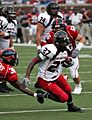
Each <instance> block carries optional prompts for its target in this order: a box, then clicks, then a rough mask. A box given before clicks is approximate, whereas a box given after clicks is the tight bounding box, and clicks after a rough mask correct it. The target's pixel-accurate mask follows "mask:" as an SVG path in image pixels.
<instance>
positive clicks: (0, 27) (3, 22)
mask: <svg viewBox="0 0 92 120" xmlns="http://www.w3.org/2000/svg"><path fill="white" fill-rule="evenodd" d="M7 25H8V21H7V19H6V18H5V17H3V16H0V32H5V31H6V29H7Z"/></svg>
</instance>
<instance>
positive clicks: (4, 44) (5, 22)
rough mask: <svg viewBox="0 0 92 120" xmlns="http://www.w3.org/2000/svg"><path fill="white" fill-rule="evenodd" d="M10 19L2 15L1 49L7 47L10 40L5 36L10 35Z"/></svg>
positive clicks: (0, 24)
mask: <svg viewBox="0 0 92 120" xmlns="http://www.w3.org/2000/svg"><path fill="white" fill-rule="evenodd" d="M7 26H8V20H7V19H6V18H5V17H4V16H0V49H4V48H7V47H8V46H9V41H7V39H5V37H7V36H9V34H8V33H7Z"/></svg>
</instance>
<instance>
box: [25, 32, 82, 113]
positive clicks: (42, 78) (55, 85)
mask: <svg viewBox="0 0 92 120" xmlns="http://www.w3.org/2000/svg"><path fill="white" fill-rule="evenodd" d="M69 42H70V41H69V38H68V36H67V33H66V32H64V31H58V32H56V33H55V41H54V44H47V45H44V46H43V47H42V49H41V52H40V53H39V55H38V56H37V57H35V58H34V59H33V60H32V61H31V63H30V64H29V65H28V68H27V71H26V78H25V79H24V82H26V79H29V78H30V73H31V72H32V70H33V68H34V66H35V65H36V64H37V63H39V70H38V78H37V82H36V84H35V87H36V88H41V89H43V90H45V91H46V92H45V93H44V97H45V98H48V99H51V100H54V101H56V102H60V103H64V102H67V106H68V111H69V112H79V111H81V108H79V107H76V106H75V105H74V104H73V101H72V95H71V87H70V85H69V84H68V82H67V80H66V79H65V78H64V76H63V75H62V74H59V72H58V69H59V66H60V64H63V63H64V64H65V65H66V64H67V67H68V66H72V65H73V61H72V58H71V60H70V59H69V58H68V56H67V51H65V49H64V48H65V46H66V45H67V44H69ZM24 85H25V84H24ZM43 102H44V101H43ZM43 102H42V103H43Z"/></svg>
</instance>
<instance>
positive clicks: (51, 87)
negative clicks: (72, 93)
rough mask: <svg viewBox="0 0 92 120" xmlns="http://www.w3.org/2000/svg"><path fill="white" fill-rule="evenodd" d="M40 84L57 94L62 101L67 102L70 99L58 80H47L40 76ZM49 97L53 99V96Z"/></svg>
mask: <svg viewBox="0 0 92 120" xmlns="http://www.w3.org/2000/svg"><path fill="white" fill-rule="evenodd" d="M38 84H39V86H40V87H41V88H42V89H44V90H46V91H47V92H49V93H52V94H54V95H55V96H57V98H59V99H60V101H61V102H66V101H67V100H68V95H67V94H66V93H65V92H64V91H63V90H62V89H61V88H60V87H59V86H58V85H57V84H56V82H47V81H45V80H43V79H42V78H38ZM52 96H53V95H52ZM55 96H54V97H55ZM54 97H53V98H54ZM49 98H50V99H51V96H49ZM53 98H52V100H53ZM55 101H56V100H55Z"/></svg>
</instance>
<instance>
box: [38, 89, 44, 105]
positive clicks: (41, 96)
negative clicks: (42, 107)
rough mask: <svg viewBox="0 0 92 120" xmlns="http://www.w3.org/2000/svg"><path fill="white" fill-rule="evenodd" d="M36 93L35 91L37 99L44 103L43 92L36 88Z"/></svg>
mask: <svg viewBox="0 0 92 120" xmlns="http://www.w3.org/2000/svg"><path fill="white" fill-rule="evenodd" d="M36 93H37V97H36V98H37V101H38V102H39V103H41V104H43V103H44V92H43V91H42V90H37V91H36Z"/></svg>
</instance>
